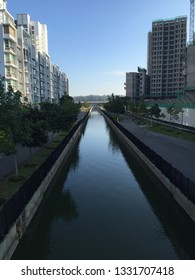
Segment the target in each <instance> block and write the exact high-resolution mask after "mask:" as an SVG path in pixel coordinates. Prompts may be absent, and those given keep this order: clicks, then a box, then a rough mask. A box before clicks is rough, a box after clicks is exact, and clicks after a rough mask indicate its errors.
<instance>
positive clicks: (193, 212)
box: [100, 111, 195, 222]
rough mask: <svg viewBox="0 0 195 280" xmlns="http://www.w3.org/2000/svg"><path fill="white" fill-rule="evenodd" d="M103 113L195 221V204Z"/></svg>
mask: <svg viewBox="0 0 195 280" xmlns="http://www.w3.org/2000/svg"><path fill="white" fill-rule="evenodd" d="M100 113H101V114H103V116H104V117H105V119H106V121H107V123H108V124H109V125H110V126H111V127H112V128H113V130H114V131H115V132H116V133H117V134H118V135H119V136H120V137H121V138H122V139H123V140H124V141H125V143H126V144H127V145H128V146H129V147H130V148H131V149H132V150H133V151H134V152H135V153H136V154H137V155H138V156H139V158H140V159H141V160H142V161H143V162H144V163H145V164H146V166H147V167H149V169H150V170H151V171H152V172H153V174H154V175H155V176H156V177H157V178H158V179H159V180H160V181H161V182H162V183H163V185H164V186H165V187H166V189H167V190H168V191H169V192H170V193H171V194H172V197H173V199H175V200H176V201H177V203H178V204H179V205H180V206H181V207H182V208H183V210H184V211H185V212H186V213H187V215H188V216H189V217H190V218H191V219H192V220H193V221H194V222H195V204H194V203H193V202H192V201H190V200H189V199H188V198H187V197H186V196H185V195H184V194H183V193H182V192H181V191H180V190H179V189H178V188H177V187H176V186H175V185H174V184H172V183H171V182H170V180H169V179H168V178H167V177H166V176H165V175H164V174H163V173H162V172H161V170H159V169H158V168H157V167H156V166H155V165H154V164H153V163H152V162H151V161H150V160H149V159H148V158H147V157H146V156H145V155H144V154H143V153H142V152H141V151H140V150H139V149H138V148H137V147H136V145H134V144H133V143H132V142H131V141H130V140H129V139H128V137H126V135H125V134H124V133H123V132H122V131H121V130H120V129H119V128H118V127H117V126H116V125H115V124H114V123H113V121H112V120H111V119H110V118H109V117H107V116H106V115H105V114H104V113H103V112H102V111H100Z"/></svg>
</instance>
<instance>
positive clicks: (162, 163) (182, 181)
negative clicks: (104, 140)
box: [103, 111, 195, 204]
mask: <svg viewBox="0 0 195 280" xmlns="http://www.w3.org/2000/svg"><path fill="white" fill-rule="evenodd" d="M103 113H104V114H105V115H106V116H107V117H108V118H109V119H110V120H111V121H112V122H113V123H114V124H115V125H116V126H117V128H118V129H119V130H120V131H121V132H122V133H123V134H124V135H125V136H126V137H127V138H128V139H129V140H130V141H131V142H132V143H133V144H134V145H135V146H136V147H137V148H138V149H139V150H140V151H141V152H142V153H143V154H144V155H145V156H146V157H147V158H148V159H149V160H150V161H151V162H152V163H153V164H154V165H155V166H156V167H157V168H158V169H159V170H160V171H161V172H162V173H163V174H164V175H165V176H166V177H167V178H168V179H169V180H170V182H171V183H172V184H173V185H174V186H175V187H176V188H178V189H179V190H180V191H181V192H182V193H183V194H184V195H185V196H186V197H187V198H188V199H189V200H191V201H192V202H193V203H194V204H195V183H194V182H193V181H192V180H190V179H189V178H187V177H186V176H184V175H183V174H182V173H181V172H180V171H179V170H177V169H176V168H175V167H173V166H172V165H171V164H170V163H169V162H167V161H166V160H164V159H163V158H162V157H161V156H159V155H158V154H157V153H155V152H154V151H153V150H152V149H150V148H149V147H148V146H147V145H145V144H144V143H143V142H141V141H140V140H139V139H138V138H137V137H136V136H134V135H133V134H132V133H130V132H129V131H128V130H127V129H125V128H124V127H123V126H121V125H120V124H119V123H118V122H117V121H115V120H114V119H113V118H112V117H111V116H110V114H108V113H107V112H105V111H104V112H103Z"/></svg>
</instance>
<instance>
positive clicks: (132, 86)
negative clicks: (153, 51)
mask: <svg viewBox="0 0 195 280" xmlns="http://www.w3.org/2000/svg"><path fill="white" fill-rule="evenodd" d="M149 86H150V80H149V76H148V74H147V71H146V69H144V68H140V67H138V72H127V73H126V82H125V90H126V96H128V97H131V98H132V99H134V98H136V99H139V98H140V97H147V96H148V94H149V90H150V89H149Z"/></svg>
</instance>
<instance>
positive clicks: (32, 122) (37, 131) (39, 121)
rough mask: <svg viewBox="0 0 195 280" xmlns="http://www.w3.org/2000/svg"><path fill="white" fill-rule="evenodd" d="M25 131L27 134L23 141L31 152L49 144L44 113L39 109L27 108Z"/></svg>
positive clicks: (24, 118)
mask: <svg viewBox="0 0 195 280" xmlns="http://www.w3.org/2000/svg"><path fill="white" fill-rule="evenodd" d="M23 129H24V130H25V134H24V135H23V139H22V141H21V143H22V145H23V146H26V147H28V148H29V149H30V158H31V150H32V148H34V147H42V146H43V145H44V144H46V143H47V142H48V133H47V129H46V121H45V120H44V117H43V114H42V112H41V111H40V110H39V109H38V108H37V107H35V108H32V107H31V106H27V107H26V108H25V109H24V113H23Z"/></svg>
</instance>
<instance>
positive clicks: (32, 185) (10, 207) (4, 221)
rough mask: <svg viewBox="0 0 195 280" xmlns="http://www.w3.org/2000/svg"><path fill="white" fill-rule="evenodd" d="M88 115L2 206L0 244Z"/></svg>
mask: <svg viewBox="0 0 195 280" xmlns="http://www.w3.org/2000/svg"><path fill="white" fill-rule="evenodd" d="M87 116H88V114H86V115H85V117H84V118H83V119H82V120H80V121H78V122H77V124H76V125H75V126H74V127H73V128H72V129H71V131H70V132H69V133H68V134H67V136H66V137H65V138H64V139H63V141H62V142H61V143H60V144H59V145H58V146H57V147H56V149H55V150H54V151H53V152H52V153H51V155H50V156H49V157H48V158H47V159H46V161H45V162H43V164H42V165H41V166H40V167H39V169H37V171H36V172H35V173H33V174H32V176H31V177H30V178H29V179H28V180H27V181H26V182H25V183H24V184H23V185H22V186H21V187H20V189H19V190H18V191H17V192H16V193H15V194H14V195H13V196H12V197H11V198H10V199H9V200H7V201H6V202H5V204H3V205H2V206H1V208H0V242H1V241H2V240H3V238H4V236H5V235H6V234H7V233H8V231H9V229H10V228H11V226H12V225H13V224H14V222H15V221H16V220H17V218H18V217H19V216H20V214H21V213H22V211H23V209H24V208H25V206H26V205H27V203H28V202H29V201H30V199H31V198H32V196H33V194H34V193H35V191H36V190H37V189H38V188H39V186H40V185H41V182H42V181H43V180H44V178H45V177H46V176H47V174H48V173H49V171H50V169H51V167H52V166H53V165H54V163H55V161H56V160H57V159H58V157H59V156H60V154H61V153H62V151H63V150H64V148H65V147H66V145H67V144H68V142H69V141H70V139H71V138H72V136H73V135H74V133H75V132H76V130H77V129H78V128H79V126H80V125H81V124H82V123H83V122H84V121H85V119H86V118H87Z"/></svg>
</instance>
